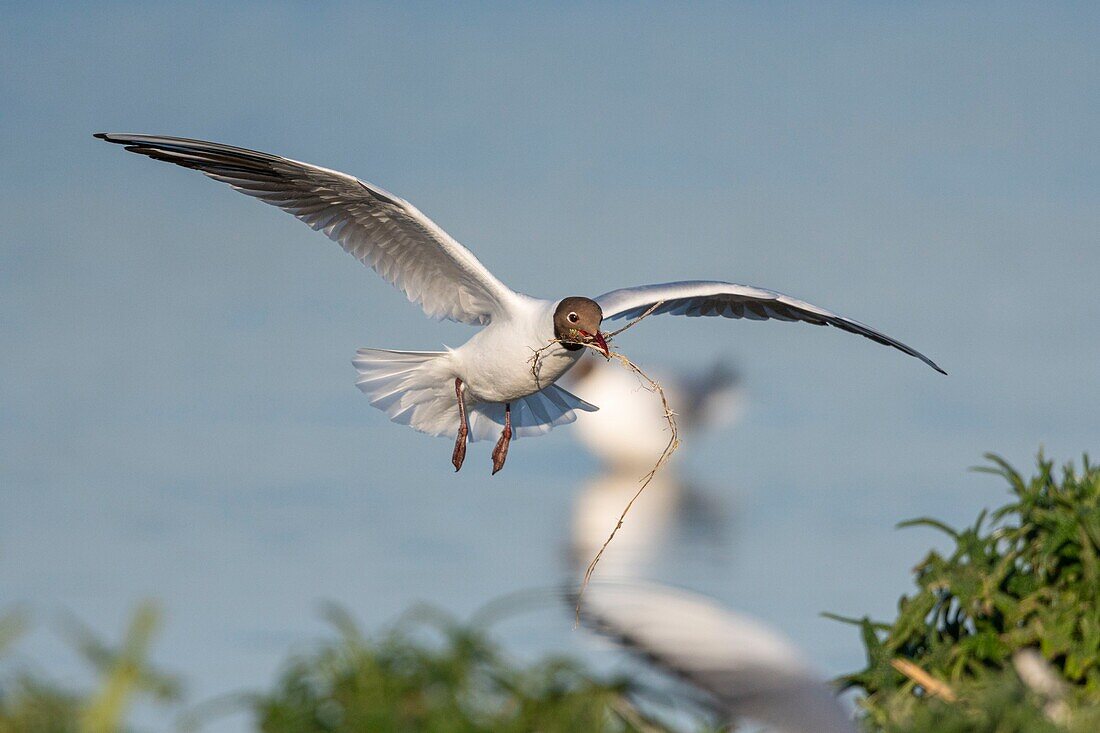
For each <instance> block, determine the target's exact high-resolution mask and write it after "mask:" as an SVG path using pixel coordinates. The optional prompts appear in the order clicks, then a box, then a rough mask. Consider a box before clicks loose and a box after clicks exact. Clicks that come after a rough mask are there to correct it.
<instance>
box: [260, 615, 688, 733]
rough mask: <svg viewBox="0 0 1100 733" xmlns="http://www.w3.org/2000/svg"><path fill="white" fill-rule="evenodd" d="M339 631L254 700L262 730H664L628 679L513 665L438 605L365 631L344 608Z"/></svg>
mask: <svg viewBox="0 0 1100 733" xmlns="http://www.w3.org/2000/svg"><path fill="white" fill-rule="evenodd" d="M333 618H334V622H335V625H336V627H337V628H338V629H339V631H340V634H339V637H338V638H336V639H333V640H331V641H329V642H327V643H325V644H323V645H322V646H321V647H320V648H319V649H316V650H314V651H312V652H310V653H308V654H305V655H303V656H300V657H299V658H297V659H296V660H294V661H292V663H291V664H290V665H289V666H288V667H287V669H286V670H285V672H284V673H283V675H282V678H281V679H280V681H279V682H278V684H277V685H276V687H275V689H274V690H273V691H271V692H270V693H268V694H265V695H261V696H257V697H255V698H253V701H252V707H253V709H254V711H255V713H256V716H257V718H258V727H259V729H260V730H262V731H265V733H284V732H285V733H314V732H316V733H321V732H325V733H330V732H331V733H337V732H343V731H348V732H349V733H350V732H351V731H375V730H377V731H383V730H384V731H410V732H413V731H417V732H419V731H441V732H447V733H489V732H492V733H508V732H509V731H514V732H515V733H524V732H526V731H532V730H538V731H544V732H546V733H553V732H554V731H561V732H562V733H565V732H566V731H582V730H583V731H592V732H593V733H600V732H602V731H606V732H608V733H612V732H620V731H621V732H622V733H632V732H634V731H664V730H667V729H666V728H665V727H663V726H662V725H660V724H659V723H658V722H656V721H654V720H652V719H649V718H648V717H647V716H646V715H645V714H643V713H642V712H641V711H639V710H638V708H637V707H635V705H634V703H633V702H632V698H631V693H632V692H635V690H633V688H632V684H631V683H630V682H628V681H626V680H613V681H609V682H608V681H600V680H598V679H596V678H594V677H592V676H590V675H589V674H588V673H586V672H585V671H584V670H583V669H582V668H581V667H580V666H578V665H577V664H575V663H572V662H569V661H565V660H562V659H549V660H545V661H542V662H539V663H536V664H534V665H531V666H526V667H524V666H519V665H514V664H511V663H509V662H508V661H506V660H505V659H504V658H503V656H502V655H501V654H500V652H499V651H498V650H497V649H496V647H494V646H493V645H492V644H491V643H490V642H489V641H488V640H487V638H486V637H485V636H484V635H483V634H482V633H481V632H479V631H477V630H475V629H472V628H469V627H464V626H460V625H458V624H456V623H455V622H454V621H452V620H450V619H449V618H446V617H444V616H443V615H442V614H440V613H438V612H435V611H431V612H428V611H424V612H421V613H418V614H416V615H415V616H413V617H410V618H411V620H410V621H408V622H406V623H405V624H403V625H399V626H398V627H397V628H395V629H394V630H392V631H391V632H390V633H388V634H386V635H384V636H382V637H380V638H378V639H374V640H371V639H367V638H365V637H364V636H363V635H362V634H361V633H360V631H359V630H358V628H357V627H356V626H355V624H354V623H352V622H351V621H350V619H349V618H348V617H347V616H346V615H345V614H342V613H336V614H335V615H333Z"/></svg>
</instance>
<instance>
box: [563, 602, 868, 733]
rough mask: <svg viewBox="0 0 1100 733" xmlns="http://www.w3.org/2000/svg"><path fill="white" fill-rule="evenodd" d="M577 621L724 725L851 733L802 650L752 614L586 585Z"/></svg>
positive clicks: (788, 732) (852, 729)
mask: <svg viewBox="0 0 1100 733" xmlns="http://www.w3.org/2000/svg"><path fill="white" fill-rule="evenodd" d="M581 620H582V621H583V622H584V623H585V624H586V625H587V626H589V627H591V628H593V629H595V630H596V631H598V632H600V633H603V634H606V635H608V636H612V637H614V638H615V639H616V640H617V641H618V642H619V643H621V644H623V645H625V646H626V647H628V648H630V649H632V650H634V651H637V652H640V653H642V654H643V655H644V657H645V658H646V659H648V660H650V661H652V662H654V663H656V664H657V665H659V666H661V667H663V668H665V669H667V670H669V671H671V672H674V673H675V674H676V675H678V676H679V677H681V678H682V679H684V680H685V681H686V682H688V683H689V684H691V685H693V686H695V687H697V688H699V689H701V690H703V691H704V692H706V693H707V694H708V695H709V697H710V698H712V701H713V707H714V708H715V709H716V710H717V711H718V712H719V713H720V714H721V715H723V717H725V718H726V719H727V720H729V722H735V721H736V720H737V719H739V718H743V717H744V718H749V719H752V720H755V721H757V722H760V723H764V724H766V725H769V726H774V728H775V729H777V730H780V731H785V732H786V733H855V726H854V725H853V723H852V721H851V720H850V719H849V717H848V715H847V714H846V713H845V712H844V710H843V709H842V708H841V706H840V703H839V701H838V700H837V698H836V695H835V693H834V692H833V691H832V690H831V689H830V688H829V687H828V685H826V683H825V682H824V681H823V680H822V678H821V677H820V676H818V675H817V674H816V673H814V671H813V670H812V669H811V668H810V666H809V665H808V664H807V662H806V661H805V659H804V656H803V654H802V653H801V652H800V651H799V650H798V649H796V648H795V647H794V646H793V645H792V644H790V642H788V641H787V640H786V639H784V638H783V637H782V636H780V635H779V634H778V633H776V632H774V631H772V630H771V629H769V628H767V627H766V626H764V625H763V624H761V623H760V622H759V621H756V620H755V619H752V618H749V617H746V616H742V615H740V614H737V613H734V612H733V611H731V610H729V609H727V608H723V607H722V606H720V605H718V604H717V603H715V602H714V601H712V600H710V599H708V598H704V597H702V596H698V595H696V594H694V593H688V592H687V591H682V590H679V589H676V588H669V587H665V586H661V585H657V584H650V583H646V584H641V583H628V584H622V585H613V584H607V583H593V584H592V585H591V586H590V587H589V589H588V592H587V594H586V595H585V597H584V602H583V603H582V605H581Z"/></svg>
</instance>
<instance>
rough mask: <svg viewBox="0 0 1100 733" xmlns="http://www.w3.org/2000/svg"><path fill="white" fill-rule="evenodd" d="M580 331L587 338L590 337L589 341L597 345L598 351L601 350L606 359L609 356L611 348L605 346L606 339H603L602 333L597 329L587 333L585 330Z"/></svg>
mask: <svg viewBox="0 0 1100 733" xmlns="http://www.w3.org/2000/svg"><path fill="white" fill-rule="evenodd" d="M581 333H583V334H584V335H585V336H587V337H588V338H590V339H592V341H590V342H589V343H595V344H596V345H597V346H599V347H600V351H602V352H603V355H604V356H605V357H607V358H608V359H610V358H611V349H609V348H607V341H605V340H604V338H603V334H602V333H600V332H599V331H596V333H588V332H587V331H581Z"/></svg>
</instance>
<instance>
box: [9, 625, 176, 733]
mask: <svg viewBox="0 0 1100 733" xmlns="http://www.w3.org/2000/svg"><path fill="white" fill-rule="evenodd" d="M9 618H11V619H14V618H15V617H5V618H4V619H0V640H4V641H5V642H6V643H7V644H8V645H10V643H11V642H12V641H14V639H15V637H16V636H17V635H18V631H19V630H21V628H22V624H21V622H19V621H17V620H10V621H9ZM158 621H159V613H158V612H157V610H156V608H155V607H154V606H152V605H151V604H145V605H143V606H141V607H139V608H138V610H137V611H136V612H135V613H134V616H133V619H132V620H131V622H130V626H129V628H128V629H127V631H126V634H125V637H124V639H123V642H122V644H121V645H119V647H118V648H117V649H116V648H112V647H110V646H108V645H106V644H104V643H103V642H102V641H100V640H99V639H97V638H96V637H95V635H94V634H92V633H91V632H90V631H89V630H87V629H85V628H84V627H83V626H81V625H79V624H78V623H76V622H75V621H72V622H70V626H71V635H72V636H73V639H74V643H75V645H76V646H77V648H78V649H79V650H80V652H81V654H82V655H83V656H84V658H85V659H86V660H87V661H88V662H89V663H90V664H91V666H92V667H93V668H94V669H95V670H96V672H97V676H98V679H99V687H98V689H97V690H95V691H92V692H90V693H78V692H74V691H72V690H67V689H64V688H62V687H60V686H58V685H56V684H53V683H50V682H46V681H44V680H42V679H40V678H39V677H37V676H36V675H33V674H30V673H28V672H26V671H22V670H16V671H13V672H9V673H8V674H6V675H4V676H3V677H0V733H116V732H117V731H121V730H125V720H126V714H127V712H128V711H129V708H130V705H131V703H132V701H133V699H134V697H136V696H138V695H142V694H144V695H148V696H151V697H152V698H153V699H155V700H158V701H161V702H168V701H172V700H175V699H176V697H177V696H178V694H179V693H178V687H177V684H176V682H175V680H174V679H173V678H171V677H168V676H166V675H164V674H161V673H159V672H157V671H155V670H154V669H153V668H152V667H151V666H150V665H149V662H148V650H149V643H150V641H151V640H152V637H153V635H154V632H155V631H156V627H157V624H158ZM5 629H6V630H5ZM0 652H2V648H0Z"/></svg>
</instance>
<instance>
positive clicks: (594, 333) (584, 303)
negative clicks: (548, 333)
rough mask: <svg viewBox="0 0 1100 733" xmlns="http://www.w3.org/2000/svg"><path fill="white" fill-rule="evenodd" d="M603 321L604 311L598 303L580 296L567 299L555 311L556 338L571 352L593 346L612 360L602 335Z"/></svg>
mask: <svg viewBox="0 0 1100 733" xmlns="http://www.w3.org/2000/svg"><path fill="white" fill-rule="evenodd" d="M602 321H603V310H602V309H601V308H600V304H599V303H597V302H596V301H594V300H592V299H591V298H582V297H579V296H574V297H571V298H565V299H564V300H562V301H561V302H560V303H558V307H557V310H555V311H554V337H555V338H557V339H558V340H560V341H561V342H562V345H563V346H565V348H567V349H569V350H570V351H576V350H577V349H580V348H584V345H585V344H593V345H594V346H597V347H598V348H599V350H600V351H602V352H603V355H604V356H606V357H609V358H610V356H611V351H610V349H608V348H607V341H605V340H604V337H603V334H602V333H600V323H601V322H602Z"/></svg>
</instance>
